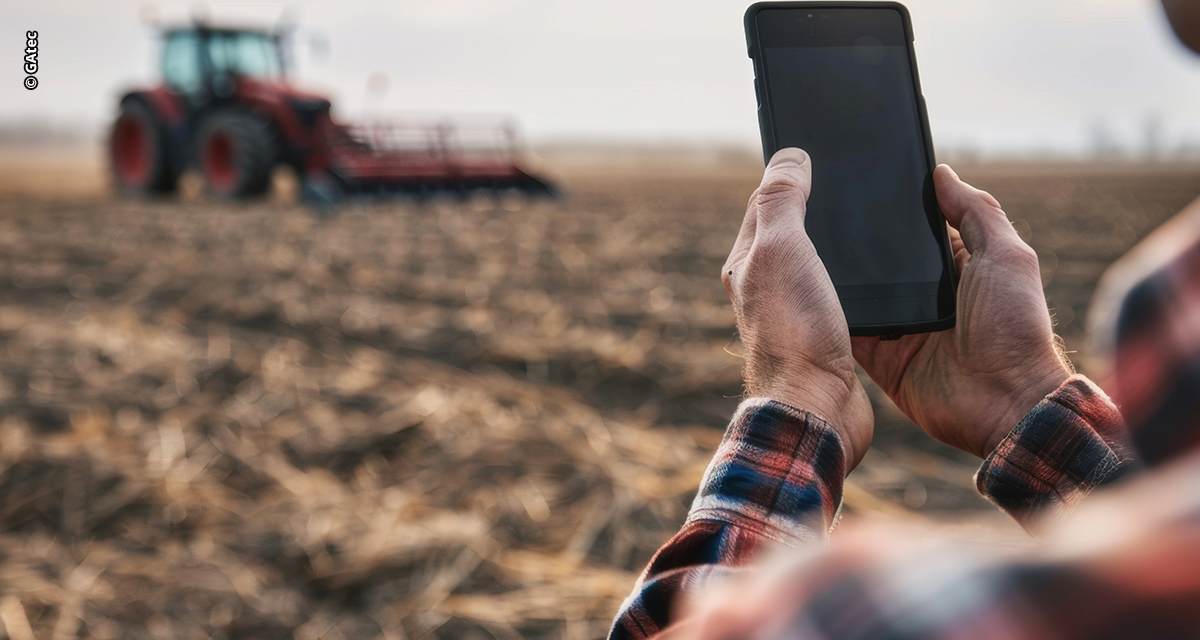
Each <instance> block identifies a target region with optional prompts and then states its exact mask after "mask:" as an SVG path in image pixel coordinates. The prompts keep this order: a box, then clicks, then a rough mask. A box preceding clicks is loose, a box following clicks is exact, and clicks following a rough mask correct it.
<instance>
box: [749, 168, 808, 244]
mask: <svg viewBox="0 0 1200 640" xmlns="http://www.w3.org/2000/svg"><path fill="white" fill-rule="evenodd" d="M811 190H812V161H811V159H810V158H809V157H808V153H806V152H805V151H804V150H803V149H796V148H794V147H793V148H788V149H780V150H779V151H777V152H776V153H775V155H774V156H772V157H771V162H770V163H768V164H767V169H766V171H764V172H763V179H762V185H761V186H759V188H758V192H757V193H756V194H755V199H756V201H757V203H758V228H759V230H762V231H768V232H769V231H771V229H772V227H775V226H778V225H781V224H794V223H796V222H800V223H803V222H804V209H805V203H807V202H808V194H809V192H810V191H811Z"/></svg>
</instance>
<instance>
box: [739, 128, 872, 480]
mask: <svg viewBox="0 0 1200 640" xmlns="http://www.w3.org/2000/svg"><path fill="white" fill-rule="evenodd" d="M811 185H812V165H811V164H810V161H809V158H808V154H807V153H805V152H803V151H801V150H799V149H782V150H780V151H779V152H778V153H776V154H775V157H773V158H771V162H770V164H768V165H767V170H766V172H765V173H764V174H763V180H762V186H761V187H759V189H758V191H755V192H754V195H753V196H751V197H750V204H749V205H748V206H747V208H746V218H745V220H743V221H742V229H741V231H740V232H739V233H738V238H737V241H736V242H735V243H734V245H733V251H732V252H730V254H729V260H728V261H727V262H726V263H725V268H724V269H723V271H722V273H721V281H722V282H724V284H725V291H726V293H728V294H729V299H730V300H732V301H733V310H734V312H735V313H736V314H737V325H738V333H739V334H740V335H741V339H742V345H743V346H744V348H745V356H746V366H745V371H744V373H743V375H744V377H745V382H746V393H747V394H749V395H751V396H756V397H766V398H772V399H774V400H778V401H780V402H784V403H786V404H790V405H792V406H794V407H797V408H799V409H805V410H808V411H811V412H813V413H815V414H817V415H819V416H821V417H822V418H824V419H826V420H828V421H829V422H830V424H832V425H833V427H834V429H836V430H837V431H838V433H839V434H840V435H841V436H842V443H843V447H844V448H845V450H846V469H847V471H849V470H850V469H852V468H854V466H855V465H857V464H858V462H859V461H860V460H862V457H863V455H864V454H865V453H866V452H867V447H869V446H870V444H871V432H872V430H873V428H874V419H873V416H872V413H871V403H870V401H869V400H868V398H867V394H866V391H864V390H863V388H862V385H861V384H860V383H859V381H858V376H856V375H855V373H854V357H853V354H852V353H851V350H850V333H849V329H848V328H847V326H846V316H845V314H844V313H843V312H842V307H841V304H840V303H839V302H838V297H837V292H836V291H835V290H834V288H833V282H831V281H830V280H829V274H828V273H826V271H825V266H824V265H823V264H822V263H821V259H820V258H819V257H818V256H817V250H816V249H815V248H814V247H813V244H812V242H811V241H810V240H809V239H808V234H807V233H805V231H804V212H805V205H806V202H807V201H808V194H809V190H810V188H811Z"/></svg>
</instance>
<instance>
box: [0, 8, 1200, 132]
mask: <svg viewBox="0 0 1200 640" xmlns="http://www.w3.org/2000/svg"><path fill="white" fill-rule="evenodd" d="M144 4H146V3H143V2H141V1H140V0H115V1H110V2H95V1H92V0H43V1H40V2H5V3H4V6H3V7H2V8H0V14H2V15H0V18H2V19H0V25H3V26H2V27H0V42H2V41H7V42H9V44H8V45H7V46H0V51H4V50H7V51H9V52H10V54H9V56H8V58H7V59H2V58H0V121H12V120H17V119H25V118H31V117H34V118H42V119H45V120H49V121H52V122H55V123H71V122H89V123H98V122H102V121H105V120H107V119H108V118H110V117H111V116H112V115H113V113H114V111H115V101H116V97H117V95H118V90H119V89H120V88H122V87H131V86H136V85H139V84H147V83H150V82H153V81H154V80H155V79H156V78H157V76H158V73H157V60H156V56H157V55H158V45H157V42H156V38H155V35H154V32H153V31H152V30H150V29H148V28H146V27H145V26H144V25H143V24H142V23H141V22H140V20H139V15H140V13H141V11H142V7H143V5H144ZM747 4H748V2H747V1H746V0H738V1H730V0H604V1H603V2H596V1H595V0H590V1H587V2H584V1H582V0H407V1H405V0H401V1H399V2H382V1H378V0H339V1H337V2H311V1H304V2H288V3H283V2H272V1H257V0H251V1H247V2H231V1H226V2H209V3H206V5H205V6H207V7H208V12H209V13H210V14H211V16H212V17H213V18H214V19H227V20H233V19H241V20H251V21H256V22H259V23H263V24H265V23H269V22H270V21H272V20H273V19H275V18H276V17H277V16H278V15H280V13H281V12H282V11H283V9H284V7H285V6H290V7H293V8H294V9H295V10H296V13H297V14H298V15H299V18H300V22H301V25H302V26H301V28H300V30H299V32H298V38H297V40H298V42H297V47H296V49H297V52H296V57H297V63H298V65H297V66H298V68H297V79H296V82H297V83H298V84H299V85H300V86H302V87H305V88H309V89H313V90H317V91H321V92H324V93H327V94H330V95H331V96H332V97H333V99H334V101H335V105H336V107H335V108H336V109H338V112H339V114H341V115H342V116H344V117H353V116H354V115H356V114H358V113H360V112H361V111H362V110H363V109H364V108H366V109H372V110H380V111H389V112H409V111H421V112H439V113H440V112H484V113H502V114H512V115H514V116H516V117H517V118H518V119H519V121H520V123H521V124H522V126H523V128H524V130H525V132H526V133H527V134H529V136H530V137H531V138H533V139H535V140H543V141H544V140H547V139H553V138H560V137H588V138H610V137H611V138H621V139H630V138H634V139H648V140H680V139H708V140H727V141H733V142H739V143H746V144H750V145H755V144H757V140H758V133H757V120H756V117H755V113H754V91H753V87H752V78H753V72H752V69H751V66H750V62H749V59H748V58H747V57H746V48H745V36H744V35H743V32H742V14H743V12H744V11H745V8H746V6H747ZM907 4H908V5H909V8H910V9H911V12H912V14H913V21H914V28H915V31H916V37H917V40H916V46H917V57H918V61H919V66H920V71H921V76H922V83H923V85H924V90H925V96H926V99H927V101H928V105H929V112H930V118H931V121H932V128H933V132H934V137H935V139H936V141H937V143H938V145H939V147H942V148H957V147H963V146H970V147H975V148H979V149H981V150H983V151H985V152H992V153H998V152H1013V151H1016V152H1028V151H1032V150H1038V149H1045V150H1060V151H1061V150H1068V151H1070V150H1075V151H1082V150H1086V149H1087V148H1089V145H1091V144H1092V143H1093V142H1094V139H1095V138H1096V133H1095V132H1096V131H1097V130H1098V129H1100V128H1103V129H1105V130H1107V131H1109V132H1110V136H1111V137H1112V138H1113V139H1114V140H1115V141H1117V142H1121V143H1123V144H1124V146H1126V147H1129V148H1136V147H1140V146H1142V145H1143V143H1144V140H1145V139H1146V131H1147V128H1148V127H1147V123H1148V122H1151V121H1157V122H1159V123H1160V125H1159V129H1160V130H1161V132H1162V138H1163V140H1164V145H1165V146H1166V147H1168V148H1170V147H1171V146H1174V145H1177V144H1181V143H1189V144H1192V145H1200V57H1196V56H1193V55H1192V54H1189V53H1187V52H1186V51H1185V50H1184V49H1183V48H1182V46H1181V45H1179V44H1178V43H1177V42H1176V41H1175V40H1174V38H1173V37H1172V36H1171V34H1170V32H1169V28H1168V26H1167V24H1166V21H1165V18H1164V17H1163V16H1162V15H1161V13H1162V12H1161V8H1160V7H1159V6H1158V0H911V1H910V2H908V3H907ZM154 5H155V6H156V7H157V13H158V14H159V15H160V16H162V17H163V18H165V19H167V20H168V21H179V20H183V19H186V18H187V17H188V16H189V15H190V14H191V13H192V12H193V7H196V6H201V5H199V4H197V3H192V2H158V3H154ZM27 29H36V30H37V31H38V32H39V34H40V46H41V52H40V62H41V69H40V71H39V72H38V79H39V80H40V85H39V87H38V88H37V89H36V90H34V91H27V90H26V89H25V88H24V87H23V86H22V80H23V78H24V74H23V73H22V71H21V59H20V54H19V53H18V52H19V51H20V50H21V48H22V40H23V39H24V31H25V30H27ZM314 38H317V39H322V38H323V39H325V40H326V41H328V43H329V52H328V55H325V56H321V55H316V52H315V51H313V49H312V47H311V46H310V45H309V42H310V41H311V40H312V39H314ZM379 73H382V74H386V76H387V78H388V80H389V81H388V89H387V91H386V92H385V93H383V94H382V95H378V94H370V93H369V92H368V90H367V84H368V83H367V80H368V78H369V77H370V76H371V75H372V74H379Z"/></svg>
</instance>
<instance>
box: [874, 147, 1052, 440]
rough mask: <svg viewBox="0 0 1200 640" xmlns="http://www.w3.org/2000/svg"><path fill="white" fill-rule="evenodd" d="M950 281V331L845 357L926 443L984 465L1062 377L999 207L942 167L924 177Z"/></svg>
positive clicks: (1033, 277)
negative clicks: (953, 317) (940, 216)
mask: <svg viewBox="0 0 1200 640" xmlns="http://www.w3.org/2000/svg"><path fill="white" fill-rule="evenodd" d="M933 184H934V189H935V191H936V192H937V198H938V203H939V204H940V205H941V208H942V211H943V212H944V213H945V214H946V220H947V221H948V222H949V223H950V244H951V248H952V249H953V250H954V263H955V266H956V267H957V268H958V272H959V283H958V314H957V315H958V317H957V322H956V325H955V327H954V328H953V329H950V330H948V331H942V332H940V333H926V334H918V335H908V336H904V337H902V338H901V339H899V340H895V341H887V342H884V341H880V339H879V338H853V340H852V341H853V344H854V357H855V358H856V359H857V360H858V362H859V363H860V364H861V365H862V366H863V368H864V369H866V371H867V373H868V374H869V375H870V376H871V379H872V380H874V381H875V382H876V383H877V384H878V385H879V386H880V387H882V388H883V390H884V391H885V392H887V394H888V395H889V396H890V397H891V398H892V400H893V401H894V402H895V403H896V406H898V407H900V410H901V411H903V412H904V414H905V415H907V416H908V417H909V418H911V419H912V421H913V422H915V423H917V424H918V425H920V427H921V428H922V429H924V430H925V431H926V432H928V433H929V435H931V436H933V437H934V438H936V439H938V440H941V441H942V442H945V443H946V444H948V445H950V446H952V447H955V448H958V449H962V450H963V451H968V452H970V453H973V454H975V455H977V456H979V457H981V458H985V457H987V456H988V454H990V453H991V452H992V451H993V450H995V448H996V445H998V444H999V443H1000V441H1001V440H1002V439H1004V437H1005V436H1007V435H1008V433H1009V432H1010V431H1011V430H1012V429H1013V428H1014V427H1016V426H1017V423H1018V422H1020V421H1021V418H1023V417H1024V416H1025V414H1027V413H1029V411H1030V410H1031V409H1033V407H1034V406H1035V405H1037V403H1038V402H1039V401H1041V399H1042V398H1043V397H1044V396H1045V395H1046V394H1048V393H1050V392H1051V391H1054V390H1055V389H1056V388H1058V386H1059V385H1060V384H1062V382H1063V381H1064V380H1066V379H1067V377H1068V376H1070V375H1071V370H1070V368H1069V367H1070V365H1069V363H1068V362H1067V361H1066V359H1065V357H1064V356H1061V355H1060V350H1059V349H1058V347H1057V346H1056V343H1055V338H1054V331H1053V329H1052V328H1051V324H1050V313H1049V311H1048V310H1047V309H1046V299H1045V297H1044V295H1043V293H1042V281H1041V276H1040V274H1039V271H1038V260H1037V254H1036V253H1034V251H1033V249H1031V248H1030V247H1029V245H1027V244H1025V242H1023V241H1022V240H1021V238H1020V237H1019V236H1017V232H1016V231H1015V230H1013V227H1012V224H1011V223H1010V222H1009V221H1008V217H1007V216H1006V215H1005V214H1004V211H1002V210H1001V209H1000V203H999V202H997V201H996V199H995V198H993V197H992V196H991V195H990V194H988V193H986V192H984V191H980V190H978V189H975V188H974V187H972V186H970V185H968V184H967V183H965V182H963V181H962V180H960V179H959V177H958V175H957V174H955V173H954V171H952V170H951V169H950V167H947V166H946V165H942V166H939V167H938V168H937V169H936V170H935V171H934V173H933Z"/></svg>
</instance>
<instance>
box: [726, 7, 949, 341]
mask: <svg viewBox="0 0 1200 640" xmlns="http://www.w3.org/2000/svg"><path fill="white" fill-rule="evenodd" d="M764 9H890V10H894V11H897V12H898V13H899V14H900V18H901V22H902V23H903V24H904V35H905V40H906V41H907V42H908V60H909V65H910V67H911V69H912V78H913V90H914V92H915V95H916V96H917V111H918V113H919V114H920V119H921V136H922V138H923V139H924V143H925V157H926V159H927V160H928V164H929V175H930V179H932V175H933V169H934V168H935V167H936V166H937V162H936V160H935V159H934V153H933V135H932V134H931V133H930V129H929V114H928V113H927V112H926V109H925V95H924V94H923V93H922V92H921V78H920V75H919V74H918V72H917V52H916V49H915V47H914V46H913V42H914V41H915V39H916V38H915V37H914V36H913V28H912V18H911V16H910V15H909V13H908V8H907V7H905V6H904V5H903V4H900V3H899V2H819V1H818V2H756V3H754V4H752V5H750V8H748V9H746V15H745V29H746V47H747V53H748V54H749V56H750V59H751V60H752V61H753V62H754V93H755V96H756V98H757V101H758V127H759V133H760V134H761V137H762V148H763V156H764V157H763V162H764V163H766V162H769V161H770V160H771V159H770V157H768V156H767V149H769V148H770V147H771V146H772V144H773V142H772V141H773V140H774V139H775V130H774V126H773V123H772V122H771V111H770V109H764V108H763V98H764V96H766V95H767V87H766V81H765V80H764V79H763V74H762V73H761V72H760V69H762V68H763V52H762V48H761V45H760V43H759V38H758V21H757V18H758V12H760V11H762V10H764ZM929 188H932V186H930V187H929ZM937 215H938V216H939V217H940V218H941V219H942V221H943V222H945V215H944V214H942V212H941V209H940V208H938V209H937ZM942 229H943V232H942V238H941V243H940V244H941V245H942V250H943V253H944V259H945V260H946V264H947V265H948V268H949V271H950V279H951V287H952V289H953V291H954V295H955V296H957V294H958V273H957V271H956V269H955V268H954V256H953V255H952V254H951V252H950V238H949V236H948V234H947V233H946V232H945V231H944V229H945V225H943V226H942ZM955 319H956V314H955V313H951V314H950V315H949V316H948V317H944V318H939V319H937V320H931V321H927V322H919V323H912V324H886V325H884V324H874V325H850V335H852V336H884V337H885V338H898V337H900V336H901V335H905V334H910V333H930V332H934V331H944V330H946V329H951V328H953V327H954V324H955Z"/></svg>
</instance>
